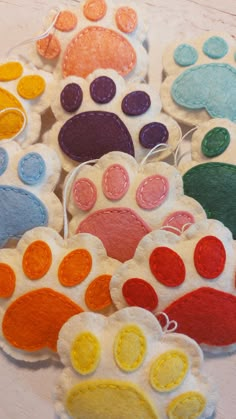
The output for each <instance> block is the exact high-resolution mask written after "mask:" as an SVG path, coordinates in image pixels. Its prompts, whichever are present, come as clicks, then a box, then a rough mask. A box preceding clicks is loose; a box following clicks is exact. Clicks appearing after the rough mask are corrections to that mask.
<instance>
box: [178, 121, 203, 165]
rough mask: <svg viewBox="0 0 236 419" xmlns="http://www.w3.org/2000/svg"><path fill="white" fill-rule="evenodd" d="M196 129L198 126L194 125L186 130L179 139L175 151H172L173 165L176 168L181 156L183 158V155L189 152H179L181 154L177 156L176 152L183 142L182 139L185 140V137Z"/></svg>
mask: <svg viewBox="0 0 236 419" xmlns="http://www.w3.org/2000/svg"><path fill="white" fill-rule="evenodd" d="M197 129H198V126H195V127H193V128H191V129H190V130H189V131H187V132H186V133H185V134H184V135H183V137H182V138H181V139H180V141H179V142H178V144H177V147H176V150H175V153H174V165H175V167H176V168H177V167H178V166H179V164H180V162H181V160H182V158H183V157H184V156H186V155H187V154H189V151H187V152H185V153H183V154H181V155H180V156H179V157H178V153H179V150H180V146H181V144H182V143H183V141H184V140H186V138H187V137H188V136H189V134H191V133H192V132H194V131H196V130H197Z"/></svg>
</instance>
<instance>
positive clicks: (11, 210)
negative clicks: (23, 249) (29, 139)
mask: <svg viewBox="0 0 236 419" xmlns="http://www.w3.org/2000/svg"><path fill="white" fill-rule="evenodd" d="M60 173H61V165H60V161H59V159H58V157H57V154H56V152H55V151H54V150H51V149H50V148H49V147H46V146H45V145H43V144H36V145H33V146H30V147H27V148H26V149H24V150H23V149H22V148H21V147H20V145H19V144H17V143H16V142H15V141H12V142H10V143H4V144H0V247H2V246H4V245H5V244H7V243H8V242H9V241H10V240H11V239H15V240H18V239H19V238H20V237H21V236H22V235H23V234H24V233H25V232H26V231H28V230H30V229H32V228H34V227H37V226H49V227H52V228H54V229H55V230H57V231H60V230H61V228H62V222H63V215H62V204H61V202H60V200H59V199H58V198H57V196H56V195H55V194H54V192H53V191H54V189H55V187H56V185H57V183H58V181H59V178H60Z"/></svg>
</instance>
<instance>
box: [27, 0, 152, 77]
mask: <svg viewBox="0 0 236 419" xmlns="http://www.w3.org/2000/svg"><path fill="white" fill-rule="evenodd" d="M145 14H146V12H145V9H144V7H143V6H139V5H137V3H135V2H133V1H129V0H125V1H123V2H119V1H115V0H86V1H83V2H81V4H78V5H77V6H76V7H74V8H68V9H63V10H61V12H60V14H59V16H58V18H57V19H56V22H55V24H54V27H53V30H52V32H51V33H50V34H49V35H48V36H47V37H46V38H44V39H41V40H39V41H37V43H36V45H35V46H34V51H33V61H34V62H35V63H36V64H37V65H38V66H39V67H40V68H44V69H45V70H48V71H53V72H54V74H55V75H56V76H57V77H59V78H65V77H68V76H72V75H74V76H78V77H87V76H88V74H90V73H92V72H93V71H94V70H96V69H98V68H104V69H107V68H111V69H113V70H116V71H117V72H118V73H119V74H120V75H121V76H123V77H126V78H134V79H139V80H140V79H142V78H144V77H145V75H146V73H147V62H148V59H147V52H146V50H145V49H144V47H143V46H142V43H143V42H144V40H145V38H146V33H147V23H146V18H145ZM53 19H55V12H54V13H52V15H51V16H50V17H49V19H48V20H47V22H46V26H48V25H49V24H51V23H52V22H53Z"/></svg>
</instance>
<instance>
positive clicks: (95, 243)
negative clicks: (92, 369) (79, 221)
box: [0, 227, 119, 362]
mask: <svg viewBox="0 0 236 419" xmlns="http://www.w3.org/2000/svg"><path fill="white" fill-rule="evenodd" d="M118 266H119V262H117V261H116V260H112V259H111V258H108V257H107V255H106V252H105V249H104V247H103V245H102V243H101V242H100V240H98V239H97V238H96V237H93V236H91V235H88V234H79V235H77V236H76V237H72V238H70V239H68V240H64V239H62V237H61V236H60V235H59V234H58V233H57V232H56V231H55V230H53V229H51V228H47V227H38V228H35V229H33V230H31V231H28V232H27V233H25V234H24V236H23V237H22V238H21V240H20V241H19V243H18V245H17V247H16V249H1V250H0V272H1V278H0V319H1V339H0V346H1V347H2V348H3V349H4V351H5V352H7V353H9V354H10V355H11V356H13V357H15V358H16V359H24V360H26V361H29V362H35V361H38V360H43V359H47V358H50V357H52V358H55V357H56V343H57V338H58V332H59V330H60V328H61V326H62V325H63V324H64V323H65V322H66V321H67V320H68V319H69V318H70V317H71V316H74V315H75V314H78V313H80V312H82V311H89V310H92V311H95V312H97V311H99V312H103V313H106V314H109V313H111V312H113V311H114V306H113V305H112V301H111V297H110V293H109V281H110V279H111V276H112V274H113V273H114V271H115V269H116V268H117V267H118Z"/></svg>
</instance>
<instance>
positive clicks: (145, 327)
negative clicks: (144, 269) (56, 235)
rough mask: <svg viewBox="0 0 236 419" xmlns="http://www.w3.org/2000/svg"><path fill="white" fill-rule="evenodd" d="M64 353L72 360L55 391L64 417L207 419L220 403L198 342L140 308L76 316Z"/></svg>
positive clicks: (66, 332) (62, 343) (63, 341)
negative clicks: (163, 326)
mask: <svg viewBox="0 0 236 419" xmlns="http://www.w3.org/2000/svg"><path fill="white" fill-rule="evenodd" d="M58 352H59V355H60V358H61V361H62V363H63V364H64V366H65V368H64V370H63V372H62V374H61V377H60V380H59V383H58V385H57V388H56V394H55V408H56V411H57V413H58V415H59V417H60V418H63V419H72V418H73V419H78V418H86V419H104V418H105V417H109V419H117V418H119V419H132V418H135V419H180V418H184V419H200V418H201V419H206V418H209V417H210V416H211V415H212V413H213V411H214V409H215V403H216V394H215V389H214V387H213V386H212V382H211V380H210V379H209V378H208V377H207V376H206V375H205V373H204V370H203V356H202V352H201V349H200V348H199V346H198V345H197V344H196V342H194V341H193V340H192V339H190V338H188V337H187V336H184V335H181V334H177V333H169V334H164V333H163V331H162V329H161V327H160V324H159V323H158V322H157V320H156V319H155V317H154V316H153V315H152V314H151V313H149V312H148V311H146V310H143V309H141V308H137V307H129V308H126V309H123V310H120V311H119V312H116V313H114V314H113V315H112V316H110V317H108V318H107V317H104V316H102V315H99V314H97V315H95V314H93V313H81V314H80V315H79V316H74V317H72V318H71V319H70V320H69V321H68V322H67V323H66V324H65V325H64V326H63V327H62V329H61V331H60V334H59V339H58ZM108 412H109V413H108Z"/></svg>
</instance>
